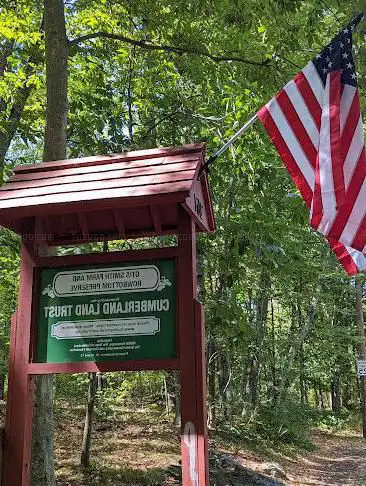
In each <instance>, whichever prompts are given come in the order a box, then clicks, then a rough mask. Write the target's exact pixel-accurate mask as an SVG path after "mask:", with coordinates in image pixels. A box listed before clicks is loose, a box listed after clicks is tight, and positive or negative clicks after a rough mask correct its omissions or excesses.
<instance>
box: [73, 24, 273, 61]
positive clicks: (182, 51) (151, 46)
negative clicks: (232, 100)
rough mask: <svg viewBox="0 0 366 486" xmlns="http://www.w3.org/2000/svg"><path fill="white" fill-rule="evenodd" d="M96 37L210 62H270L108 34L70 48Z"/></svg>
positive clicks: (85, 38)
mask: <svg viewBox="0 0 366 486" xmlns="http://www.w3.org/2000/svg"><path fill="white" fill-rule="evenodd" d="M98 37H103V38H105V39H114V40H118V41H122V42H126V43H127V44H131V45H133V46H136V47H140V48H142V49H148V50H151V51H165V52H173V53H175V54H180V55H182V54H194V55H196V56H204V57H207V58H208V59H211V61H215V62H229V61H235V62H241V63H244V64H250V65H252V66H261V67H266V66H268V65H269V64H270V62H271V60H270V59H266V60H265V61H252V60H250V59H245V58H243V57H240V56H230V55H227V56H220V55H215V54H211V53H210V52H208V51H202V50H200V49H191V48H185V47H177V46H171V45H167V44H162V45H158V44H153V43H151V42H150V41H146V40H137V39H131V38H130V37H126V36H124V35H122V34H113V33H110V32H94V33H91V34H86V35H82V36H80V37H76V38H75V39H73V40H71V41H70V46H76V45H78V44H80V43H82V42H85V41H88V40H91V39H96V38H98Z"/></svg>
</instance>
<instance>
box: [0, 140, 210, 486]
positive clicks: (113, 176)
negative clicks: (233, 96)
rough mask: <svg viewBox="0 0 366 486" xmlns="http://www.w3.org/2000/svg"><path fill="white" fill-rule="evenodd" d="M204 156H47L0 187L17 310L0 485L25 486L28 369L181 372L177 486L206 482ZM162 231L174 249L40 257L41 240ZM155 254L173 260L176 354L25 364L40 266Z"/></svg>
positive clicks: (197, 149)
mask: <svg viewBox="0 0 366 486" xmlns="http://www.w3.org/2000/svg"><path fill="white" fill-rule="evenodd" d="M203 162H204V146H203V145H200V144H197V145H188V146H183V147H176V148H169V149H157V150H149V151H143V152H141V151H140V152H130V153H128V154H116V155H114V156H103V157H90V158H86V159H70V160H68V161H61V162H46V163H43V164H39V165H34V166H20V167H18V168H16V169H15V172H14V175H13V177H12V178H11V179H10V181H9V182H8V183H7V184H5V185H4V186H3V188H2V189H1V190H0V224H2V225H4V226H7V227H8V228H11V229H12V230H14V231H17V232H18V233H19V234H21V236H22V243H21V266H20V287H19V301H18V310H17V312H16V313H15V314H14V316H13V318H12V324H11V341H10V355H9V386H8V402H7V413H6V427H5V448H4V460H3V475H2V486H29V474H30V462H31V443H32V440H31V438H32V412H33V378H34V376H35V375H39V374H52V373H85V372H96V371H104V372H106V371H132V370H179V371H180V384H181V414H182V430H181V451H182V484H183V486H197V485H199V486H208V484H209V482H208V481H209V479H208V474H209V473H208V446H207V426H206V422H207V418H206V368H205V366H206V360H205V338H204V313H203V308H202V306H201V304H200V303H199V302H198V301H197V285H196V282H197V279H196V233H197V231H212V230H214V228H215V222H214V217H213V211H212V203H211V199H210V193H209V188H208V182H207V177H206V175H205V174H203V175H202V174H200V170H201V167H202V164H203ZM104 176H106V177H104ZM85 178H87V181H88V182H85ZM131 188H133V191H131ZM86 202H87V203H86ZM86 204H87V207H86ZM137 216H138V218H137ZM164 234H176V235H177V246H174V247H165V248H154V249H149V250H139V251H123V252H110V253H93V254H84V255H73V256H66V257H65V256H63V257H58V256H54V257H50V256H41V255H42V252H43V248H44V247H45V246H50V245H53V246H57V245H60V244H73V245H75V244H78V243H84V242H86V241H90V240H97V239H98V240H111V239H117V238H121V239H122V238H123V239H124V238H131V237H141V236H147V235H148V236H151V235H164ZM116 235H117V238H116ZM164 258H169V259H174V260H175V261H176V279H177V323H178V324H177V348H176V349H177V357H176V358H174V359H149V360H134V361H113V362H112V361H103V362H77V363H36V362H34V359H33V358H34V355H35V353H34V351H35V332H36V327H37V303H38V301H39V290H38V285H37V281H38V278H39V273H40V270H41V269H42V268H55V267H68V266H72V265H83V264H85V265H90V264H106V263H117V262H118V263H120V262H133V261H142V260H152V259H164Z"/></svg>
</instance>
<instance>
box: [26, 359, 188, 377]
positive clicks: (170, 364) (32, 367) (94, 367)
mask: <svg viewBox="0 0 366 486" xmlns="http://www.w3.org/2000/svg"><path fill="white" fill-rule="evenodd" d="M178 369H179V360H178V359H176V358H172V359H145V360H129V361H100V362H95V361H84V362H77V363H30V364H29V365H28V373H29V374H30V375H47V374H54V373H98V372H103V373H106V372H109V371H143V370H178Z"/></svg>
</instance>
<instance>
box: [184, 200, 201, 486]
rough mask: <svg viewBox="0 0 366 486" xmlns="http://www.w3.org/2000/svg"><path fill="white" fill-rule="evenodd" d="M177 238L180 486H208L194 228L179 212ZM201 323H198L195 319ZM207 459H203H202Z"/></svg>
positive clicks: (187, 218) (189, 220) (187, 216)
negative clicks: (198, 340)
mask: <svg viewBox="0 0 366 486" xmlns="http://www.w3.org/2000/svg"><path fill="white" fill-rule="evenodd" d="M178 218H179V221H180V223H179V234H178V250H179V257H178V295H179V302H178V319H179V360H180V365H181V373H180V380H181V382H180V384H181V413H182V438H181V450H182V484H183V486H197V485H199V486H208V470H207V455H206V454H205V451H206V449H207V447H206V445H205V442H206V434H205V428H206V426H205V420H206V417H205V411H204V406H203V404H202V400H204V397H202V398H200V399H198V398H197V397H198V395H199V394H200V393H203V391H204V384H203V369H204V368H203V364H202V357H203V354H202V333H200V336H201V345H200V346H198V343H197V336H198V329H199V328H200V324H198V326H197V329H196V312H195V310H196V309H195V298H196V295H197V285H196V228H195V223H194V221H193V220H192V219H191V217H190V216H189V215H188V214H187V213H186V212H185V211H184V210H183V209H182V208H179V215H178ZM198 321H200V319H198ZM205 456H206V457H205Z"/></svg>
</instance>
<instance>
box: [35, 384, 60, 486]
mask: <svg viewBox="0 0 366 486" xmlns="http://www.w3.org/2000/svg"><path fill="white" fill-rule="evenodd" d="M52 391H53V377H52V375H41V376H37V377H35V388H34V405H33V442H32V467H31V485H32V486H53V485H55V473H54V461H53V428H54V423H53V393H52Z"/></svg>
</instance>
